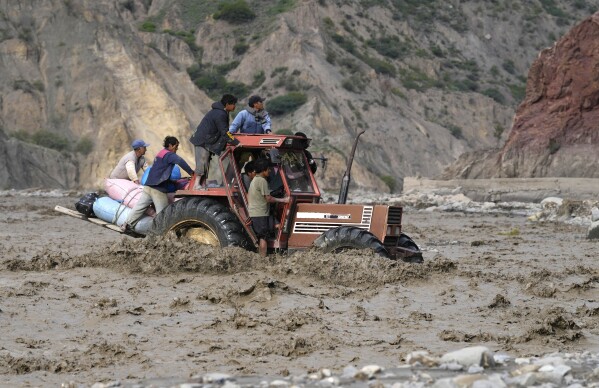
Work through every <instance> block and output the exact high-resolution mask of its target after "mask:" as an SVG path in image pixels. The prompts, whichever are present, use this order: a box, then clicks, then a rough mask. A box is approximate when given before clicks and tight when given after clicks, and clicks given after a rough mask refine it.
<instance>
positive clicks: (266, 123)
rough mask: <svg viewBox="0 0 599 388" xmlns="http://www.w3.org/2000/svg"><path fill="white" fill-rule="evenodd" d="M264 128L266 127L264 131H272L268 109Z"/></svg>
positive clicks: (265, 113)
mask: <svg viewBox="0 0 599 388" xmlns="http://www.w3.org/2000/svg"><path fill="white" fill-rule="evenodd" d="M262 129H264V133H271V132H272V130H271V126H270V115H269V114H268V112H266V111H264V124H262Z"/></svg>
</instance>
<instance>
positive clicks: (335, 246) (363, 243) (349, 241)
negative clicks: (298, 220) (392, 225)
mask: <svg viewBox="0 0 599 388" xmlns="http://www.w3.org/2000/svg"><path fill="white" fill-rule="evenodd" d="M314 246H316V247H317V248H319V249H321V250H322V251H323V252H326V253H330V252H333V253H337V252H341V251H343V250H346V249H371V250H373V251H374V252H375V253H376V254H377V255H379V256H382V257H386V258H388V257H389V252H387V249H385V246H384V245H383V243H382V242H381V241H380V240H379V239H378V238H376V236H375V235H374V234H372V233H370V232H369V231H367V230H364V229H360V228H357V227H355V226H339V227H337V228H333V229H329V230H327V231H326V232H324V233H323V234H322V235H320V236H319V237H318V238H317V239H316V240H314Z"/></svg>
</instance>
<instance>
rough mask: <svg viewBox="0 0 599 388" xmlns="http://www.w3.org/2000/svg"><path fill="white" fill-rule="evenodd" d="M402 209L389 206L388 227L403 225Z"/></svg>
mask: <svg viewBox="0 0 599 388" xmlns="http://www.w3.org/2000/svg"><path fill="white" fill-rule="evenodd" d="M401 213H402V208H401V207H394V206H389V214H388V215H387V225H389V224H393V225H401Z"/></svg>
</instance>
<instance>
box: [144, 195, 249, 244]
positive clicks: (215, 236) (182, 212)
mask: <svg viewBox="0 0 599 388" xmlns="http://www.w3.org/2000/svg"><path fill="white" fill-rule="evenodd" d="M150 233H151V234H155V235H166V234H167V233H174V234H176V235H177V237H179V238H182V237H187V238H190V239H193V240H196V241H197V242H198V243H200V244H205V245H212V246H216V247H222V248H224V247H231V246H238V247H242V248H245V249H250V244H249V240H248V238H247V235H246V233H245V230H244V229H243V226H242V225H241V223H240V222H239V220H238V219H237V217H236V216H235V215H234V214H233V213H231V211H230V210H229V209H227V208H226V207H225V206H223V205H222V204H220V203H219V202H217V201H215V200H213V199H210V198H205V197H188V198H183V199H180V200H179V201H176V202H174V203H172V204H171V205H169V206H167V207H166V208H164V210H162V211H161V212H160V213H158V214H157V215H156V217H155V218H154V222H153V223H152V228H151V230H150Z"/></svg>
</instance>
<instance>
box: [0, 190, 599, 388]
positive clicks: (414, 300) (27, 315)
mask: <svg viewBox="0 0 599 388" xmlns="http://www.w3.org/2000/svg"><path fill="white" fill-rule="evenodd" d="M75 201H76V198H74V197H63V198H27V197H21V196H14V197H2V198H0V210H1V212H0V251H1V252H2V254H1V255H0V310H1V311H0V332H1V333H2V335H1V336H0V375H1V376H0V380H1V381H3V384H5V385H6V386H14V385H25V386H26V385H44V384H48V385H54V386H55V385H60V383H62V382H68V381H74V382H76V383H80V384H86V385H89V384H92V383H93V382H96V381H100V382H102V381H104V382H106V381H112V380H121V381H125V382H135V381H139V380H145V379H160V378H186V377H189V376H192V375H197V374H202V373H206V372H226V373H230V374H234V375H244V376H247V375H257V376H275V375H276V376H286V375H290V374H291V375H299V374H302V373H307V372H310V371H316V370H318V369H320V368H323V367H325V368H330V369H332V370H334V371H341V370H342V369H343V368H344V367H345V366H347V365H354V366H356V367H360V366H364V365H367V364H378V365H381V366H385V367H388V368H392V367H394V366H397V365H399V364H401V363H403V361H404V360H405V357H406V355H407V354H409V352H411V351H414V350H428V351H429V352H431V353H432V354H436V355H440V354H443V353H445V352H447V351H451V350H455V349H458V348H462V347H465V346H471V345H478V344H481V345H485V346H487V347H489V348H491V349H492V350H493V351H495V352H503V353H506V354H512V355H515V356H516V355H518V356H530V355H541V354H546V353H550V352H553V351H584V350H591V351H595V352H597V351H599V319H598V317H599V297H598V295H599V292H598V291H597V289H598V287H599V264H598V262H597V259H596V257H597V254H596V251H597V248H599V245H597V243H595V242H590V241H587V240H586V239H585V238H584V236H585V232H586V231H585V229H584V228H581V227H576V226H569V225H565V224H558V223H529V222H527V221H526V218H524V217H522V216H510V215H500V214H496V215H489V214H487V215H485V214H465V213H457V212H456V213H441V212H418V211H416V210H414V211H413V212H408V213H406V214H405V217H404V228H405V232H406V233H408V234H409V235H410V236H411V237H412V238H413V239H414V240H415V241H416V242H417V243H418V244H419V245H421V247H422V248H423V249H424V251H425V255H424V258H425V262H424V264H421V265H414V264H405V263H402V262H392V261H388V260H385V259H381V258H379V257H377V256H373V255H370V254H369V253H367V252H349V253H344V254H339V255H323V254H320V253H318V252H303V253H296V254H293V255H289V256H288V255H275V256H270V257H267V258H262V257H260V256H258V255H257V254H254V253H251V252H246V251H243V250H241V249H235V248H233V249H225V250H221V249H212V248H207V247H198V246H196V245H193V244H191V243H188V242H185V241H173V240H169V239H142V240H136V239H132V238H129V237H122V236H121V235H119V234H117V233H115V232H112V231H110V230H108V229H104V228H101V227H98V226H96V225H93V224H91V223H87V222H84V221H80V220H77V219H75V218H71V217H68V216H64V215H62V214H60V213H56V212H54V211H52V210H51V209H53V208H54V206H55V205H61V206H65V207H71V208H72V207H73V203H74V202H75Z"/></svg>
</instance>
